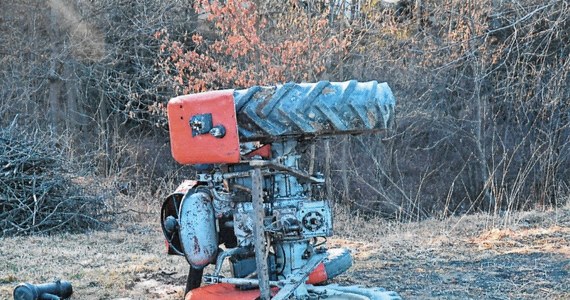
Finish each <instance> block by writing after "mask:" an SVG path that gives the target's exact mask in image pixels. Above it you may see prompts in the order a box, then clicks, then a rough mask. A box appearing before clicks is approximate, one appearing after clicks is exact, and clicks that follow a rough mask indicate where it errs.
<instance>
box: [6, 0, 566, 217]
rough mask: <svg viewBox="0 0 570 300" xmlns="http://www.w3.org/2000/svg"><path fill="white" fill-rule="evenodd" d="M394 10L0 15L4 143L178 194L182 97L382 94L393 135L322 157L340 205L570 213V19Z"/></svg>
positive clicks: (346, 5) (519, 0)
mask: <svg viewBox="0 0 570 300" xmlns="http://www.w3.org/2000/svg"><path fill="white" fill-rule="evenodd" d="M389 2H390V3H392V4H390V3H388V2H385V1H370V0H351V1H334V0H329V1H317V0H314V1H297V0H292V1H246V0H232V1H190V0H188V1H185V0H162V1H151V0H136V1H118V0H101V1H86V0H42V1H37V0H15V1H11V2H10V3H8V2H6V1H3V2H0V18H2V22H0V27H1V28H0V54H1V55H2V56H1V58H0V59H1V64H0V85H1V86H0V104H1V107H2V109H0V125H2V126H7V125H8V124H9V123H10V122H11V120H13V117H14V115H15V114H19V115H20V116H22V117H21V118H20V123H21V124H20V125H21V126H25V127H29V128H44V129H49V130H52V131H53V132H54V134H55V135H66V136H70V138H71V139H72V140H73V141H75V143H74V144H73V145H74V147H73V150H72V151H73V153H72V154H73V155H72V158H73V160H74V163H78V164H79V163H81V165H82V166H84V167H85V168H87V169H89V170H90V171H92V172H95V173H96V174H100V175H103V176H114V175H115V174H125V173H128V174H129V175H133V174H134V175H138V174H139V173H144V174H145V176H148V177H153V176H171V174H172V170H173V168H174V167H175V166H176V165H175V164H174V163H173V162H172V160H171V159H170V153H169V147H168V143H167V136H166V135H165V133H166V130H167V128H166V118H165V113H164V107H165V104H166V102H167V100H168V99H169V98H170V97H172V96H175V95H177V94H179V93H186V92H197V91H203V90H206V89H220V88H239V87H246V86H248V85H251V84H274V83H278V82H283V81H317V80H323V79H326V80H331V81H343V80H348V79H358V80H361V81H365V80H378V81H386V82H388V83H389V84H390V86H391V87H392V90H393V91H394V93H395V95H396V98H397V99H398V105H397V126H396V128H394V129H393V130H392V131H391V132H388V133H386V134H383V135H380V136H360V137H352V136H351V137H340V138H335V139H331V140H330V141H329V142H328V143H329V144H328V146H326V147H325V146H324V144H322V143H321V144H319V147H318V151H317V152H318V153H320V154H319V155H317V160H318V161H317V164H318V165H320V166H321V169H325V168H331V171H332V184H331V186H332V187H334V188H335V189H338V193H334V195H335V197H336V198H335V199H334V200H337V201H342V202H345V203H351V204H352V205H354V206H355V207H358V208H361V209H364V210H367V211H373V212H380V213H383V214H385V215H388V216H394V217H399V218H403V219H408V220H412V219H413V220H415V219H420V218H424V217H427V216H434V215H437V216H445V215H449V214H454V213H464V212H471V211H477V210H485V211H490V212H494V213H500V212H503V211H510V210H512V209H524V208H530V207H537V206H539V207H551V206H554V205H557V204H558V201H560V200H561V199H564V198H565V197H566V198H567V197H568V194H569V179H568V178H570V177H569V175H570V174H568V171H567V170H568V166H569V163H570V161H569V159H570V158H569V157H568V155H569V153H570V151H569V150H570V149H568V148H569V140H570V129H569V128H568V127H569V126H570V125H569V124H570V123H569V114H570V108H569V103H570V89H569V83H570V74H569V72H570V62H569V60H568V57H569V55H570V46H568V45H569V43H570V36H569V35H570V32H569V31H568V30H567V28H569V27H570V24H569V22H570V21H569V20H570V8H569V3H568V1H560V0H549V1H543V2H542V3H535V2H533V1H530V0H511V1H496V0H482V1H477V2H465V1H459V0H430V1H427V0H423V1H418V0H416V1H399V2H397V3H396V4H393V1H389ZM327 149H329V150H330V151H329V152H330V153H329V154H330V156H333V157H335V159H332V160H330V164H328V165H327V161H326V160H325V157H326V155H325V154H326V152H327V151H326V150H327ZM149 170H151V171H149ZM336 195H338V196H336Z"/></svg>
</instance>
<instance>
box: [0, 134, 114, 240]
mask: <svg viewBox="0 0 570 300" xmlns="http://www.w3.org/2000/svg"><path fill="white" fill-rule="evenodd" d="M104 209H105V203H104V202H103V199H101V198H99V197H97V196H96V195H89V193H87V192H86V190H85V189H84V186H82V185H81V183H80V182H77V181H74V176H73V175H72V174H71V173H70V172H69V171H68V167H67V166H66V160H65V159H64V153H62V151H61V150H58V149H57V147H56V145H55V143H54V141H53V140H51V139H48V138H46V136H45V134H41V133H39V132H34V133H32V134H25V133H23V132H22V131H20V128H18V127H17V126H15V124H13V125H12V126H11V127H8V128H5V129H2V130H0V237H2V236H8V235H24V234H31V233H49V232H55V231H68V232H69V231H70V232H80V231H85V230H89V229H97V228H101V226H102V225H103V219H104V218H103V217H102V215H103V213H104V212H105V211H104Z"/></svg>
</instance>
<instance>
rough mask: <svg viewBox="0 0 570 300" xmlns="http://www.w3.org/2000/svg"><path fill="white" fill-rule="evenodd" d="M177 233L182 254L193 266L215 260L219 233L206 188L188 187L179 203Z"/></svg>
mask: <svg viewBox="0 0 570 300" xmlns="http://www.w3.org/2000/svg"><path fill="white" fill-rule="evenodd" d="M179 213H180V216H179V220H178V223H179V226H180V228H179V237H180V244H181V246H182V250H183V251H184V256H185V257H186V260H187V261H188V263H189V264H190V265H191V266H192V267H193V268H195V269H202V268H204V267H205V266H207V265H208V264H210V263H211V262H214V261H215V259H216V256H217V254H218V233H217V230H216V219H215V215H214V207H213V204H212V196H211V195H210V193H209V192H208V191H207V190H205V189H198V190H196V191H194V190H190V191H189V192H188V193H186V195H185V196H184V198H183V199H182V203H181V204H180V212H179Z"/></svg>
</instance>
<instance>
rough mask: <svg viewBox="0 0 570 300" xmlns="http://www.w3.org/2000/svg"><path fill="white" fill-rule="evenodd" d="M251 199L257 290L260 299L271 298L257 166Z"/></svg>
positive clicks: (261, 182) (260, 181)
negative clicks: (257, 280)
mask: <svg viewBox="0 0 570 300" xmlns="http://www.w3.org/2000/svg"><path fill="white" fill-rule="evenodd" d="M251 182H252V184H251V185H252V188H251V198H252V199H251V201H252V204H253V210H252V214H253V216H252V218H253V221H254V223H253V234H254V237H255V239H254V247H255V264H256V265H257V278H258V279H259V291H260V299H261V300H269V299H270V298H271V290H270V287H269V267H268V265H267V259H266V257H267V247H266V245H265V243H266V240H265V226H264V224H263V219H264V218H265V208H264V206H263V176H262V175H261V170H260V169H259V168H254V169H253V170H252V171H251Z"/></svg>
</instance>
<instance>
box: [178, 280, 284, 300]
mask: <svg viewBox="0 0 570 300" xmlns="http://www.w3.org/2000/svg"><path fill="white" fill-rule="evenodd" d="M277 292H278V289H277V288H272V289H271V294H272V296H275V294H277ZM258 297H259V290H258V289H255V290H246V291H242V290H240V289H238V288H236V287H235V286H234V285H232V284H227V283H218V284H211V285H206V286H203V287H200V288H197V289H194V290H191V291H190V292H189V293H188V294H186V297H185V300H205V299H208V300H230V299H231V300H255V299H257V298H258Z"/></svg>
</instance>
